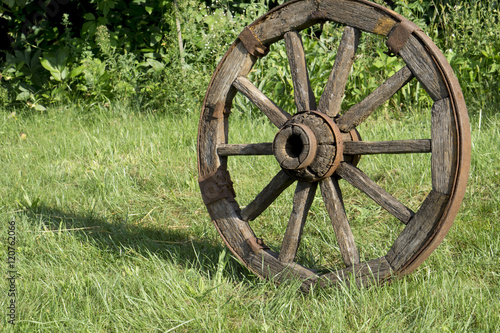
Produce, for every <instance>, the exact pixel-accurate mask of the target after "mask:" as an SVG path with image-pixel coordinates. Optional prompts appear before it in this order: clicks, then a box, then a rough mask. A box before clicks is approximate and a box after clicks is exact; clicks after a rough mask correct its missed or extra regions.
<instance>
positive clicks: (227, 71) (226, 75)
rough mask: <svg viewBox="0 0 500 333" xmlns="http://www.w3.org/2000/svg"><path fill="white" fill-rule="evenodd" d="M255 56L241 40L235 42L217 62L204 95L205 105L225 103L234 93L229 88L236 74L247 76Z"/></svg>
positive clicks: (255, 59)
mask: <svg viewBox="0 0 500 333" xmlns="http://www.w3.org/2000/svg"><path fill="white" fill-rule="evenodd" d="M255 61H257V58H256V57H254V56H252V55H251V54H250V53H248V51H247V49H245V47H244V46H243V44H242V43H241V42H236V43H235V44H234V45H232V46H231V48H230V49H229V50H228V52H227V53H226V55H225V57H224V58H223V60H222V61H221V63H220V64H219V66H218V68H217V70H216V72H215V73H214V76H213V79H212V82H211V83H210V86H209V89H208V91H207V95H206V97H205V106H208V107H215V105H216V104H217V103H224V104H227V103H228V102H229V101H230V100H232V98H233V97H234V94H235V93H236V89H234V88H233V91H230V90H231V87H232V83H233V82H234V80H235V79H236V78H237V77H238V76H247V75H248V73H249V72H250V69H251V68H252V66H253V65H254V63H255Z"/></svg>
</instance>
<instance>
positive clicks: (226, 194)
mask: <svg viewBox="0 0 500 333" xmlns="http://www.w3.org/2000/svg"><path fill="white" fill-rule="evenodd" d="M198 182H199V184H200V189H201V195H202V198H203V202H204V203H205V205H208V204H211V203H213V202H215V201H217V200H220V199H228V200H231V201H232V200H234V198H235V197H236V193H235V192H234V188H233V182H232V181H231V179H230V177H229V172H228V171H227V170H224V169H220V168H219V169H217V171H215V172H213V173H210V174H208V175H207V176H205V177H203V178H201V177H200V178H199V179H198Z"/></svg>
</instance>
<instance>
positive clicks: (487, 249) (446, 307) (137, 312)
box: [0, 106, 500, 332]
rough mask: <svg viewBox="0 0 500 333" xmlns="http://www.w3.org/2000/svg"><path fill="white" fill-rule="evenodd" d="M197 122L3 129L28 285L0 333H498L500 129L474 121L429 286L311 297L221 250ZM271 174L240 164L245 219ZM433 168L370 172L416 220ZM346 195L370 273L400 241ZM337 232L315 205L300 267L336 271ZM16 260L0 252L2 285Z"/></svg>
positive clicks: (393, 165)
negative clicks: (201, 179) (199, 155)
mask: <svg viewBox="0 0 500 333" xmlns="http://www.w3.org/2000/svg"><path fill="white" fill-rule="evenodd" d="M197 117H198V116H197V114H195V113H192V112H190V113H182V112H179V113H178V114H177V115H175V116H174V115H165V114H159V113H158V114H155V113H149V114H148V113H131V112H129V111H126V110H125V109H124V108H123V107H120V106H111V108H109V109H102V110H99V109H94V110H89V109H88V108H87V109H86V108H77V107H69V106H68V107H60V108H53V109H50V110H48V112H46V113H44V114H41V115H40V114H38V115H37V114H33V113H25V112H18V114H16V115H13V114H11V113H10V111H6V110H5V111H2V112H1V113H0V137H1V138H2V139H1V141H0V165H1V166H2V173H1V174H0V238H1V239H6V237H7V227H8V222H9V221H11V220H15V221H16V237H17V244H16V269H17V270H18V272H19V277H18V278H17V280H16V287H17V292H18V294H17V299H16V300H17V307H16V314H17V319H16V324H15V326H12V325H10V324H8V323H7V317H6V306H7V304H8V302H9V301H10V298H9V297H8V296H7V289H8V288H7V287H8V286H7V283H6V279H2V280H1V282H0V307H1V309H2V311H0V313H1V314H2V319H1V321H0V331H2V332H3V331H7V332H8V331H17V332H32V331H49V332H62V331H69V332H72V331H75V332H81V331H83V332H156V331H158V332H166V331H179V332H193V331H208V332H217V331H225V332H235V331H236V332H237V331H240V332H247V331H250V332H287V331H299V332H317V331H319V332H328V331H333V332H344V331H348V332H359V331H362V332H373V331H382V332H394V331H398V332H399V331H408V332H421V331H423V332H436V331H441V332H455V331H474V332H476V331H477V332H495V331H499V330H500V329H499V327H500V302H499V299H500V260H498V258H499V255H500V253H499V252H500V231H499V228H498V221H499V220H500V193H499V187H500V176H499V169H498V165H500V158H499V155H498V151H499V148H500V145H499V143H498V137H499V136H500V132H499V128H500V114H493V113H491V114H490V115H488V116H486V115H484V114H481V118H479V115H478V116H474V118H473V119H471V127H472V139H473V147H472V149H473V152H472V153H473V161H472V166H471V175H470V181H469V186H468V188H467V193H466V197H465V199H464V203H463V205H462V208H461V210H460V212H459V214H458V216H457V219H456V221H455V223H454V226H453V227H452V229H451V230H450V232H449V234H448V236H447V237H446V238H445V240H444V242H443V243H442V244H441V246H440V247H438V249H437V250H436V251H435V252H434V253H433V254H432V255H431V256H430V258H429V259H428V260H427V261H426V262H425V263H424V264H423V265H421V266H420V267H419V268H418V269H417V271H415V272H414V273H413V274H411V275H409V276H407V277H405V278H402V279H400V280H397V281H394V282H392V283H391V284H386V285H382V286H377V287H371V288H366V289H357V288H355V287H346V286H341V288H338V289H327V290H314V291H313V292H312V293H311V294H307V295H305V294H302V293H300V292H299V286H298V284H297V283H288V284H283V285H281V286H279V287H276V286H275V285H274V284H273V283H272V281H262V280H260V279H258V278H257V277H255V276H254V275H252V274H251V273H249V272H248V271H247V270H246V269H245V268H243V267H242V266H241V265H240V264H239V263H238V262H237V261H236V260H234V259H233V258H232V257H231V255H230V252H229V251H227V250H226V249H225V247H224V246H223V243H222V241H221V239H220V237H219V236H218V234H217V233H216V231H215V228H214V227H213V225H212V223H211V221H210V218H209V216H208V214H207V212H206V210H205V207H204V205H203V203H202V201H201V196H200V193H199V189H198V184H197V171H196V135H197V133H196V132H197V125H198V119H197ZM395 118H400V119H399V120H396V119H395ZM421 118H422V119H421ZM423 119H424V118H423V117H421V116H418V115H416V114H415V115H411V116H410V115H408V114H402V115H397V117H396V116H393V115H386V116H384V115H379V116H378V117H372V118H371V119H370V121H369V122H367V123H366V126H365V127H363V128H361V129H360V132H361V135H362V137H363V139H365V140H374V139H398V138H420V137H428V136H427V132H426V130H428V124H426V123H425V122H424V121H423ZM231 121H232V123H231V125H232V126H234V129H237V128H240V129H241V128H244V129H247V130H245V131H232V132H231V138H232V140H233V142H259V141H260V140H269V138H271V139H272V137H273V135H274V134H273V133H274V132H273V131H274V129H273V128H272V127H270V126H269V125H268V124H267V123H266V122H265V121H263V120H262V119H256V118H250V119H249V118H246V117H244V116H238V113H235V114H234V115H233V116H232V119H231ZM232 129H233V127H232ZM22 132H23V133H26V138H25V139H24V140H23V139H21V137H20V133H22ZM272 162H273V160H272V157H258V158H254V159H251V158H247V159H245V158H241V159H232V160H231V161H230V165H229V167H230V170H231V172H232V173H233V180H234V181H235V187H236V191H237V195H238V197H237V199H238V201H239V202H240V204H241V205H244V204H246V203H247V202H248V200H250V199H251V198H252V196H254V195H255V194H256V193H258V191H259V190H260V188H261V187H262V186H263V185H264V184H266V183H267V182H268V181H269V179H270V177H271V176H272V175H273V174H274V173H275V172H276V171H277V169H276V163H272ZM428 165H429V160H428V158H426V157H424V158H421V156H419V155H409V156H406V157H405V160H404V161H401V160H400V159H398V158H396V157H391V156H389V157H381V156H370V157H367V158H364V159H363V160H362V161H361V163H360V168H362V169H363V170H364V171H365V172H366V173H367V174H368V175H370V177H372V178H374V179H376V180H377V182H378V183H379V184H381V185H382V186H383V187H384V188H386V189H387V190H388V191H389V192H391V193H395V194H396V196H397V197H398V198H399V199H400V200H401V201H403V202H405V203H408V205H410V207H413V208H414V207H418V205H419V204H420V203H421V200H423V198H424V197H425V195H426V193H427V192H428V190H429V185H428V184H429V177H430V173H429V170H428V169H429V168H428ZM382 166H383V167H382ZM342 186H343V189H344V195H345V200H346V205H347V207H348V214H349V217H350V218H351V223H352V226H353V231H354V234H355V239H356V241H357V243H358V244H359V245H358V246H359V249H360V252H361V255H362V257H363V258H365V259H370V258H373V257H374V256H377V255H380V254H384V251H385V252H386V251H387V247H388V246H390V245H391V244H392V241H393V240H394V237H396V236H397V235H398V232H399V230H400V228H401V226H399V225H398V224H397V223H395V222H394V221H392V220H391V219H390V216H388V214H387V213H385V212H384V211H381V210H380V208H379V207H377V206H376V205H372V204H371V203H370V202H369V200H367V199H366V198H364V196H363V195H360V194H359V192H358V191H357V190H353V189H352V188H350V187H349V186H345V185H344V184H343V185H342ZM292 196H293V189H290V190H289V191H287V192H286V193H284V194H283V195H282V196H280V198H278V200H277V201H276V202H275V203H274V204H273V205H272V206H271V207H269V209H268V210H267V211H266V212H265V213H264V214H263V215H262V216H261V217H259V219H258V220H257V221H255V222H253V224H252V227H254V229H255V230H256V232H257V233H258V234H259V235H265V238H266V242H268V243H269V244H270V245H271V247H279V244H280V240H281V238H280V237H282V235H283V231H284V228H285V227H286V219H287V218H286V216H287V215H288V214H289V209H290V200H291V198H292ZM328 223H329V222H328V219H327V215H326V213H325V211H324V209H323V208H322V205H321V199H320V196H319V195H317V198H316V199H315V202H314V205H313V209H312V210H311V213H310V219H309V220H308V224H307V226H306V230H305V233H306V236H305V237H304V245H305V246H304V248H305V249H301V252H300V258H301V260H303V261H304V262H305V263H308V264H314V265H318V266H322V265H325V266H328V265H338V264H339V257H338V250H337V248H336V245H335V241H334V240H333V238H334V237H333V234H332V232H331V231H330V230H329V229H328ZM398 228H399V229H398ZM6 252H7V245H6V244H5V243H4V242H2V243H1V247H0V257H1V258H2V262H1V264H0V267H2V272H5V271H6V269H7V263H6V260H5V258H6V256H7V253H6Z"/></svg>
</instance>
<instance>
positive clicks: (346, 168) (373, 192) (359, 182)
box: [336, 162, 414, 224]
mask: <svg viewBox="0 0 500 333" xmlns="http://www.w3.org/2000/svg"><path fill="white" fill-rule="evenodd" d="M336 173H337V174H338V175H339V176H340V177H342V178H343V179H345V180H346V181H347V182H348V183H349V184H351V185H352V186H354V187H356V188H357V189H359V190H360V191H362V192H363V193H365V194H366V195H367V196H368V197H370V198H371V199H372V200H373V201H375V202H376V203H377V204H379V205H380V206H381V207H382V208H384V209H385V210H387V211H388V212H389V213H391V214H392V215H394V216H395V217H396V218H397V219H398V220H400V221H401V222H403V223H404V224H406V223H408V221H409V220H410V218H411V217H412V216H413V215H414V213H413V212H412V210H411V209H409V208H408V207H406V206H405V205H403V204H402V203H401V202H399V201H398V200H397V199H396V198H394V197H393V196H392V195H390V194H389V193H387V192H386V191H385V190H384V189H383V188H381V187H380V186H378V185H377V184H376V183H375V182H374V181H373V180H371V179H370V178H369V177H368V176H367V175H366V174H364V173H363V172H362V171H361V170H359V169H358V168H356V167H355V166H353V165H352V164H349V163H346V162H342V163H340V166H339V167H338V168H337V170H336Z"/></svg>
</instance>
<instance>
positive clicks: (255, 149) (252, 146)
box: [217, 142, 273, 156]
mask: <svg viewBox="0 0 500 333" xmlns="http://www.w3.org/2000/svg"><path fill="white" fill-rule="evenodd" d="M217 153H218V154H219V156H232V155H272V154H273V143H272V142H263V143H244V144H224V143H223V144H218V145H217Z"/></svg>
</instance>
